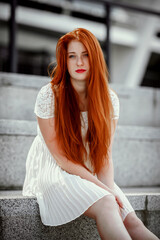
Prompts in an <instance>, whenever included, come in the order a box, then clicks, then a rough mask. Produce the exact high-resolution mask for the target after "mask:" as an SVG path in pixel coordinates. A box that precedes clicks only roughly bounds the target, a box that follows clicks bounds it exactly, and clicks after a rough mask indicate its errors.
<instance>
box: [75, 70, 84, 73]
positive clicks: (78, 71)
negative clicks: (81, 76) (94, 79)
mask: <svg viewBox="0 0 160 240" xmlns="http://www.w3.org/2000/svg"><path fill="white" fill-rule="evenodd" d="M85 71H86V70H85V69H77V70H76V72H77V73H83V72H85Z"/></svg>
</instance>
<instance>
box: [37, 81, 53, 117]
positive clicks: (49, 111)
mask: <svg viewBox="0 0 160 240" xmlns="http://www.w3.org/2000/svg"><path fill="white" fill-rule="evenodd" d="M51 87H52V85H51V83H48V84H46V85H44V86H43V87H42V88H41V89H40V91H39V93H38V95H37V99H36V104H35V109H34V112H35V114H36V115H37V116H38V117H41V118H50V117H53V116H54V93H53V91H52V88H51Z"/></svg>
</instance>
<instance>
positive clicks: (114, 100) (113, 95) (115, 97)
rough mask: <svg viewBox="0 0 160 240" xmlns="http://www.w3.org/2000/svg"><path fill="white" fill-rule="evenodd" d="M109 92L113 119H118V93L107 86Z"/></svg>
mask: <svg viewBox="0 0 160 240" xmlns="http://www.w3.org/2000/svg"><path fill="white" fill-rule="evenodd" d="M109 93H110V96H111V101H112V105H113V109H114V117H113V119H118V118H119V108H120V106H119V98H118V94H117V93H116V92H115V91H114V90H113V89H112V88H109Z"/></svg>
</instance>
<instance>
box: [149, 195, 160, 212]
mask: <svg viewBox="0 0 160 240" xmlns="http://www.w3.org/2000/svg"><path fill="white" fill-rule="evenodd" d="M147 210H148V211H160V193H157V194H150V195H148V196H147Z"/></svg>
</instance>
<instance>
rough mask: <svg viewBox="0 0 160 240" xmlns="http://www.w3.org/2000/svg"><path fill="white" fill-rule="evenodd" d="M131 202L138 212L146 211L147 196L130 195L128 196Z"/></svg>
mask: <svg viewBox="0 0 160 240" xmlns="http://www.w3.org/2000/svg"><path fill="white" fill-rule="evenodd" d="M126 196H127V198H128V200H129V202H130V203H131V205H132V207H133V208H134V210H136V211H143V210H146V194H141V193H139V194H134V193H130V194H129V193H128V194H126Z"/></svg>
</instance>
